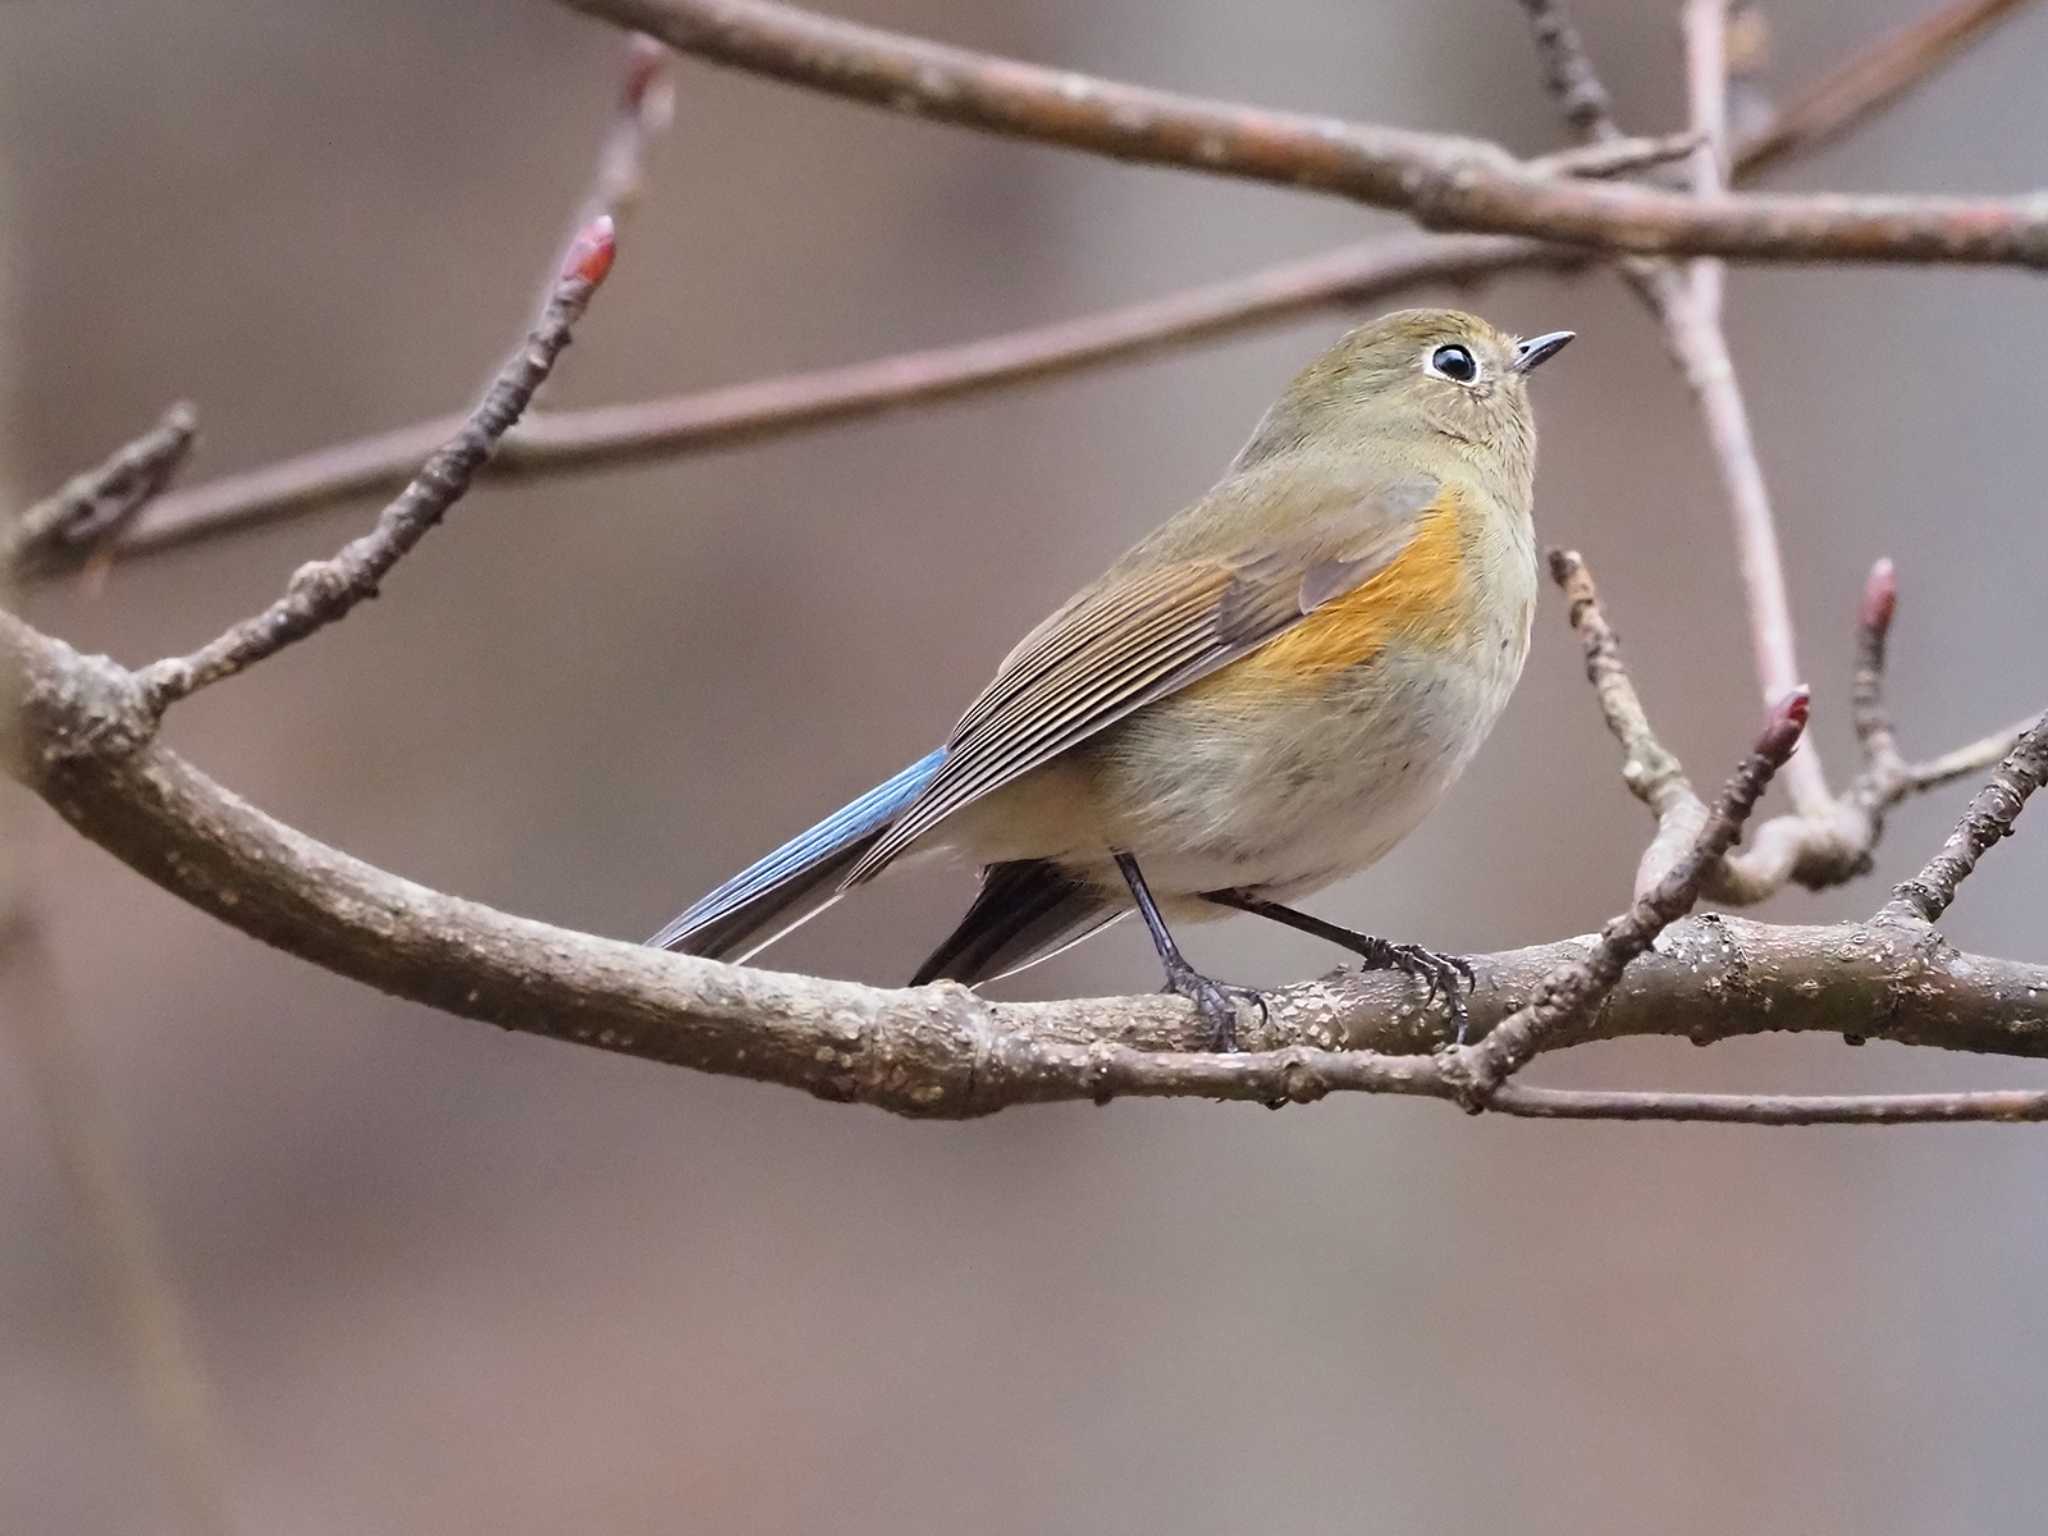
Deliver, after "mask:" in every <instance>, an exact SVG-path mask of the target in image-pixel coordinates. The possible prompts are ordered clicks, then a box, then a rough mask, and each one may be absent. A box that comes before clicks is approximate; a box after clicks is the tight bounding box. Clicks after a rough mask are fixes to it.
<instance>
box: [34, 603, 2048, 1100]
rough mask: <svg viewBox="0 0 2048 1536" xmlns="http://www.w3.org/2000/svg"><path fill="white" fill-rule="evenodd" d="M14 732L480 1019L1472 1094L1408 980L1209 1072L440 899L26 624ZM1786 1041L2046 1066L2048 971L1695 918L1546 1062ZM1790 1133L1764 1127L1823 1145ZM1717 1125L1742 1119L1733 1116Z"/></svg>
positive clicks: (1045, 1091) (1431, 1013)
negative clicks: (1865, 1043)
mask: <svg viewBox="0 0 2048 1536" xmlns="http://www.w3.org/2000/svg"><path fill="white" fill-rule="evenodd" d="M0 710H4V711H7V712H16V711H18V715H19V732H18V736H17V740H16V744H15V746H16V751H15V756H14V759H13V760H12V761H11V762H10V763H9V765H8V767H9V769H10V771H11V772H12V773H13V774H14V775H15V776H16V777H17V778H19V779H21V780H22V781H23V782H25V783H27V784H28V785H29V786H30V787H32V788H33V789H35V790H36V791H37V792H38V793H39V794H40V795H41V796H42V797H43V798H44V799H45V800H46V801H48V802H49V804H50V805H52V806H53V807H54V808H55V809H56V810H57V811H58V812H59V813H60V814H61V815H63V817H64V818H65V819H66V820H67V821H68V822H70V823H71V825H72V826H73V827H75V828H76V829H77V830H78V831H79V832H81V833H82V834H83V835H85V836H86V837H88V838H90V839H91V840H92V841H94V842H96V843H98V844H100V845H101V846H102V847H104V848H106V849H107V850H108V851H110V852H112V853H114V854H115V855H116V856H117V857H119V858H121V859H122V860H123V861H125V862H126V863H128V864H129V865H131V866H132V867H133V868H135V869H136V870H137V871H139V872H140V873H141V874H143V875H145V876H146V877H147V878H149V879H150V880H152V881H154V882H156V883H157V884H158V885H161V886H162V887H164V888H165V889H166V890H168V891H170V892H171V893H172V894H174V895H176V896H178V897H179V898H180V899H182V900H185V901H187V902H190V903H191V904H192V905H194V906H196V907H198V908H200V909H201V910H202V911H205V912H208V913H210V914H212V915H213V916H215V917H217V918H219V919H220V920H221V921H223V922H225V923H227V924H229V925H231V926H233V927H235V928H237V929H240V930H241V931H242V932H244V933H247V934H249V935H251V936H252V937H255V938H259V939H262V940H264V941H265V942H266V943H270V944H274V945H277V946H278V947H279V948H281V949H284V950H287V951H289V952H290V953H292V954H295V955H298V956H300V957H301V958H304V959H307V960H310V961H312V962H314V963H315V964H318V965H322V966H324V967H326V968H327V969H329V970H332V971H335V972H337V973H338V974H340V975H343V976H348V977H352V978H354V979H355V980H358V981H361V982H364V983H366V984H367V985H370V986H374V987H378V988H380V989H381V990H384V991H386V992H391V993H394V994H396V995H398V996H400V997H405V998H409V999H411V1000H413V1001H415V1002H420V1003H424V1004H426V1005H428V1006H429V1007H434V1008H439V1009H442V1010H443V1011H446V1012H449V1013H453V1014H457V1015H459V1016H461V1017H464V1018H471V1019H478V1020H482V1021H485V1022H488V1023H494V1024H500V1025H503V1026H505V1027H506V1028H510V1029H517V1030H522V1031H525V1032H528V1033H532V1034H538V1035H544V1036H547V1037H550V1038H553V1039H557V1040H565V1041H573V1042H576V1043H580V1044H585V1045H594V1046H597V1047H599V1048H601V1049H605V1050H612V1051H619V1052H624V1053H626V1054H629V1055H635V1056H641V1057H646V1058H649V1059H651V1060H656V1061H664V1062H672V1063H676V1064H680V1065H684V1066H689V1067H693V1068H696V1069H698V1070H701V1071H707V1072H716V1073H722V1074H726V1075H731V1076H739V1077H747V1078H752V1079H755V1080H757V1081H762V1082H774V1083H782V1084H785V1085H787V1086H790V1087H795V1088H802V1089H804V1090H806V1091H808V1092H810V1093H813V1094H816V1095H818V1096H820V1097H823V1098H829V1099H835V1100H847V1101H856V1102H860V1103H866V1104H872V1105H876V1106H878V1107H881V1108H884V1109H888V1110H891V1111H894V1112H896V1113H899V1114H908V1115H920V1116H934V1115H936V1116H948V1117H958V1116H969V1115H980V1114H987V1113H990V1112H992V1111H994V1110H996V1109H1000V1108H1003V1107H1005V1106H1008V1105H1015V1104H1027V1103H1047V1102H1053V1101H1057V1100H1080V1099H1094V1098H1100V1097H1102V1096H1104V1095H1105V1094H1107V1095H1111V1096H1113V1095H1115V1094H1117V1093H1121V1092H1130V1093H1146V1094H1163V1093H1178V1094H1188V1095H1196V1096H1224V1095H1226V1094H1227V1095H1228V1096H1232V1097H1242V1098H1248V1099H1255V1100H1260V1101H1265V1100H1269V1099H1273V1098H1281V1097H1285V1098H1299V1097H1309V1096H1313V1090H1314V1089H1315V1087H1316V1086H1317V1085H1318V1084H1321V1085H1324V1086H1342V1087H1347V1088H1355V1087H1364V1086H1374V1087H1379V1088H1381V1089H1383V1090H1384V1091H1415V1092H1426V1093H1430V1094H1432V1095H1436V1096H1440V1097H1455V1096H1456V1085H1455V1084H1454V1083H1452V1082H1451V1081H1450V1079H1448V1078H1443V1077H1442V1075H1441V1074H1440V1073H1439V1072H1437V1070H1436V1069H1435V1067H1434V1064H1433V1063H1432V1061H1431V1060H1430V1059H1429V1058H1427V1057H1423V1056H1418V1055H1406V1054H1404V1053H1409V1052H1422V1051H1428V1050H1430V1049H1431V1048H1433V1047H1435V1046H1437V1045H1439V1044H1441V1043H1442V1042H1443V1040H1444V1039H1445V1037H1446V1034H1447V1029H1448V1021H1447V1019H1446V1017H1445V1016H1444V1014H1443V1012H1442V1010H1441V1007H1440V1006H1439V1007H1438V1008H1436V1009H1431V1008H1428V1007H1425V1006H1423V1005H1422V1004H1421V1003H1420V1002H1419V1001H1418V999H1417V995H1416V992H1415V990H1414V989H1413V988H1412V986H1410V985H1409V984H1408V983H1407V981H1406V980H1405V979H1404V978H1397V977H1392V976H1389V975H1387V974H1385V973H1369V974H1366V975H1355V974H1351V975H1337V976H1333V977H1330V978H1326V979H1325V980H1323V981H1319V982H1311V983H1307V984H1304V985H1300V986H1295V987H1289V988H1286V989H1284V990H1282V991H1280V992H1278V993H1275V994H1274V995H1273V998H1272V1004H1271V1009H1270V1016H1269V1018H1268V1019H1266V1020H1264V1021H1261V1022H1259V1023H1256V1024H1254V1025H1251V1026H1249V1027H1248V1030H1247V1043H1249V1044H1252V1045H1255V1046H1258V1047H1260V1048H1261V1049H1260V1050H1258V1051H1257V1052H1255V1053H1253V1054H1251V1055H1248V1056H1244V1057H1214V1056H1206V1055H1196V1054H1188V1053H1190V1052H1191V1050H1192V1048H1193V1047H1195V1046H1197V1045H1198V1044H1199V1043H1200V1042H1201V1041H1202V1040H1203V1039H1204V1038H1205V1037H1204V1035H1203V1032H1202V1027H1201V1025H1200V1023H1199V1022H1198V1021H1197V1020H1196V1019H1195V1017H1194V1015H1193V1013H1192V1011H1191V1010H1190V1009H1189V1008H1188V1006H1187V1005H1186V1004H1185V1003H1184V1002H1182V1001H1181V1000H1179V999H1177V998H1172V997H1166V996H1159V995H1153V996H1146V997H1133V998H1119V999H1107V1000H1102V999H1098V1000H1084V1001H1073V1002H1057V1003H991V1002H989V1001H987V1000H985V999H983V998H980V997H978V996H976V995H975V994H974V993H972V992H969V991H967V990H966V989H964V988H961V987H957V986H952V985H948V984H941V985H939V986H935V987H927V988H921V989H918V990H915V991H887V990H881V989H877V988H873V987H865V986H859V985H856V984H853V983H850V982H841V981H830V980H822V979H816V978H810V977H801V976H784V975H778V974H775V973H772V972H766V971H756V970H751V969H744V968H739V967H734V966H727V965H721V964H718V963H716V962H712V961H706V960H698V959H694V958H691V957H687V956H680V955H668V954H663V953H660V952H657V951H653V950H649V949H645V948H643V947H641V946H639V945H636V944H627V943H621V942H619V941H616V940H611V939H604V938H599V937H596V936H594V935H589V934H579V933H573V932H570V931H568V930H565V929H561V928H554V927H550V926H549V925H547V924H545V923H538V922H533V921H531V920H528V919H524V918H518V917H512V916H509V915H507V914H505V913H502V912H497V911H494V910H492V909H491V908H488V907H485V906H482V905H480V904H478V903H475V902H468V901H464V900H461V899H460V898H458V897H454V896H447V895H443V894H441V893H439V892H436V891H431V890H428V889H426V888H425V887H423V886H420V885H417V884H415V883H413V882H411V881H409V880H405V879H403V878H401V877H399V876H397V875H393V874H388V873H386V872H384V871H381V870H378V869H374V868H372V867H371V866H369V865H366V864H364V863H362V862H361V861H359V860H356V859H352V858H350V857H349V856H348V855H346V854H343V853H340V852H337V851H336V850H334V849H332V848H329V847H326V846H325V845H323V844H321V843H319V842H317V841H315V840H313V839H312V838H309V837H307V836H305V835H304V834H303V833H300V832H297V831H295V830H293V829H292V828H290V827H287V826H284V825H283V824H281V823H279V822H277V821H274V820H272V819H271V818H270V817H268V816H265V815H264V814H263V813H262V812H261V811H259V810H257V809H256V808H254V807H253V806H251V805H249V804H248V803H247V802H246V801H244V800H242V799H241V798H239V797H238V796H236V795H233V794H231V793H229V792H228V791H226V790H224V789H222V788H221V787H220V786H218V785H217V784H215V783H214V782H213V781H212V780H210V779H209V778H207V777H206V776H205V775H204V774H202V773H200V772H199V771H198V770H197V769H195V768H193V767H192V766H191V765H190V764H188V763H186V762H185V761H183V760H182V759H181V758H179V757H177V756H176V755H175V754H173V753H171V752H169V751H168V750H166V749H165V748H163V747H162V746H160V745H158V744H156V742H155V741H154V731H155V720H154V717H153V716H152V715H151V714H150V712H149V709H148V708H147V705H146V701H145V699H144V697H143V695H142V692H141V690H140V687H139V685H138V684H137V682H136V679H135V678H134V676H133V675H132V674H130V673H127V672H125V671H124V670H122V669H121V668H119V667H117V666H115V665H114V664H113V663H111V662H109V661H107V660H106V659H104V658H95V657H87V656H81V655H79V654H78V653H76V652H74V651H72V650H70V649H69V648H68V647H66V646H64V645H63V644H62V643H61V642H59V641H56V640H52V639H49V638H47V637H45V636H43V635H40V634H38V633H37V632H36V631H34V630H32V629H30V628H29V627H28V626H27V625H25V624H22V623H21V622H20V621H19V620H17V619H14V618H12V617H10V616H6V615H0ZM1585 953H1586V941H1582V940H1571V941H1566V942H1563V943H1558V944H1550V945H1544V946H1539V947H1537V948H1534V949H1526V950H1518V951H1513V952H1510V953H1507V954H1502V955H1495V956H1487V957H1479V958H1477V959H1475V962H1474V965H1475V970H1476V972H1477V975H1478V986H1477V990H1476V992H1475V994H1474V996H1473V997H1472V999H1471V1003H1470V1006H1471V1012H1472V1022H1473V1027H1474V1029H1475V1030H1476V1031H1479V1032H1481V1033H1482V1034H1483V1032H1484V1031H1486V1030H1488V1029H1490V1028H1492V1027H1493V1026H1495V1025H1497V1024H1498V1023H1499V1022H1500V1021H1501V1019H1503V1018H1505V1017H1506V1016H1508V1015H1509V1014H1511V1013H1513V1012H1514V1011H1515V1009H1516V1008H1518V1007H1520V1006H1522V1005H1523V1004H1524V1003H1525V1002H1526V1001H1527V1000H1528V999H1530V998H1531V997H1533V996H1535V995H1536V993H1537V991H1538V989H1539V988H1541V987H1542V985H1543V984H1544V982H1545V981H1546V980H1547V979H1548V978H1549V977H1550V976H1551V975H1552V974H1553V973H1554V972H1556V971H1557V970H1558V969H1559V967H1560V966H1564V965H1569V964H1573V963H1577V962H1579V961H1581V960H1582V959H1583V958H1584V955H1585ZM1764 1030H1811V1031H1822V1032H1826V1033H1832V1034H1849V1035H1854V1036H1856V1037H1858V1038H1863V1037H1869V1038H1881V1039H1889V1040H1897V1041H1901V1042H1905V1043H1909V1044H1922V1045H1939V1046H1946V1047H1949V1048H1952V1049H1958V1050H1971V1051H1995V1052H1999V1053H2003V1054H2010V1055H2020V1056H2038V1057H2044V1058H2048V966H2039V965H2029V964H2024V963H2021V962H2016V961H2004V960H1994V959H1990V958H1987V957H1982V956H1972V955H1964V954H1959V953H1957V952H1955V951H1953V950H1951V949H1949V948H1948V947H1947V946H1946V945H1945V944H1943V943H1942V942H1941V941H1940V940H1939V939H1938V938H1937V937H1935V936H1934V935H1932V934H1931V933H1930V934H1926V935H1921V936H1917V937H1913V938H1911V939H1910V941H1909V942H1903V943H1902V942H1900V935H1899V931H1898V930H1897V929H1896V928H1870V927H1864V926H1859V925H1840V926H1834V927H1818V928H1796V927H1767V926H1764V925H1760V924H1755V923H1745V922H1740V921H1737V920H1735V919H1731V918H1723V917H1706V918H1697V919H1692V920H1689V921H1687V922H1684V923H1681V924H1678V925H1675V926H1674V927H1673V928H1672V929H1671V930H1669V931H1667V932H1666V933H1665V935H1664V936H1663V939H1662V940H1661V941H1660V944H1659V947H1658V948H1657V949H1655V950H1652V951H1651V952H1650V953H1648V954H1646V955H1644V956H1642V957H1641V958H1640V959H1639V960H1637V961H1636V962H1635V964H1633V965H1632V966H1630V967H1629V969H1628V971H1627V972H1626V973H1625V974H1624V976H1623V977H1622V980H1621V983H1620V985H1619V986H1618V987H1616V989H1615V990H1614V992H1613V994H1612V995H1611V996H1610V997H1609V998H1608V999H1607V1001H1606V1003H1605V1005H1604V1006H1603V1007H1602V1008H1601V1009H1600V1010H1599V1011H1598V1012H1597V1013H1594V1014H1593V1015H1591V1016H1590V1017H1586V1018H1580V1019H1574V1020H1573V1021H1571V1023H1570V1025H1569V1027H1567V1028H1565V1029H1564V1030H1562V1031H1561V1032H1560V1034H1559V1035H1557V1036H1556V1037H1554V1038H1552V1039H1550V1040H1548V1041H1547V1043H1548V1044H1549V1045H1551V1046H1555V1047H1562V1046H1565V1045H1571V1044H1577V1043H1581V1042H1584V1041H1587V1040H1595V1039H1613V1038H1618V1037H1621V1036H1624V1035H1634V1034H1669V1035H1682V1036H1685V1037H1688V1038H1690V1039H1693V1040H1695V1041H1697V1042H1700V1043H1706V1042H1708V1041H1712V1040H1717V1039H1723V1038H1727V1037H1729V1036H1733V1035H1740V1034H1751V1033H1756V1032H1759V1031H1764ZM1361 1052H1362V1053H1364V1055H1363V1056H1362V1057H1361V1054H1360V1053H1361ZM1134 1058H1143V1059H1142V1060H1138V1059H1134ZM1425 1082H1426V1083H1429V1084H1430V1085H1431V1086H1427V1087H1423V1086H1417V1085H1418V1084H1422V1083H1425ZM1546 1092H1547V1091H1546V1090H1535V1089H1526V1088H1523V1087H1522V1086H1521V1085H1519V1084H1509V1085H1507V1086H1506V1087H1504V1088H1502V1089H1501V1090H1500V1092H1499V1094H1498V1095H1497V1096H1496V1098H1495V1100H1494V1102H1493V1105H1492V1107H1493V1108H1494V1109H1495V1110H1496V1111H1499V1112H1505V1113H1514V1114H1544V1115H1554V1114H1559V1113H1573V1114H1586V1115H1601V1116H1614V1115H1622V1116H1624V1117H1638V1118H1640V1117H1642V1116H1645V1115H1652V1116H1656V1115H1662V1114H1663V1111H1661V1110H1659V1109H1657V1108H1656V1107H1654V1105H1650V1104H1647V1103H1645V1102H1641V1100H1642V1096H1620V1097H1616V1096H1594V1097H1593V1098H1591V1099H1587V1100H1584V1101H1583V1102H1582V1103H1581V1104H1580V1105H1579V1107H1578V1108H1576V1109H1568V1108H1566V1107H1563V1106H1560V1105H1559V1104H1557V1103H1555V1102H1553V1101H1552V1100H1551V1099H1550V1098H1548V1097H1543V1096H1541V1095H1544V1094H1545V1093H1546ZM1651 1097H1652V1098H1655V1097H1657V1096H1651ZM1672 1102H1673V1103H1680V1102H1681V1101H1679V1100H1673V1101H1672ZM1688 1102H1689V1101H1688ZM1998 1103H1999V1104H2000V1105H2005V1104H2006V1101H2005V1100H2003V1099H2001V1100H1999V1101H1998ZM2008 1111H2009V1106H2007V1107H2006V1108H2003V1109H2001V1110H2000V1115H1999V1116H1992V1115H1990V1114H1989V1113H1988V1111H1986V1112H1981V1113H1980V1112H1979V1111H1976V1110H1972V1111H1968V1113H1970V1114H1971V1115H1973V1116H1977V1117H1980V1118H1998V1117H2002V1116H2005V1115H2007V1113H2008ZM1775 1113H1776V1111H1768V1112H1765V1113H1763V1114H1760V1115H1759V1117H1758V1118H1759V1119H1760V1120H1761V1121H1762V1122H1763V1123H1801V1122H1799V1121H1797V1120H1796V1118H1795V1119H1793V1120H1791V1121H1789V1122H1788V1121H1780V1120H1773V1119H1771V1118H1770V1116H1771V1115H1772V1114H1775ZM1703 1117H1705V1118H1730V1116H1729V1115H1727V1114H1726V1113H1724V1111H1723V1109H1722V1108H1720V1107H1717V1106H1711V1105H1710V1106H1708V1108H1707V1109H1706V1110H1704V1111H1703ZM1846 1118H1849V1119H1871V1118H1874V1117H1872V1116H1870V1115H1867V1114H1865V1113H1864V1112H1862V1111H1857V1112H1856V1113H1854V1114H1851V1115H1847V1116H1846Z"/></svg>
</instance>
